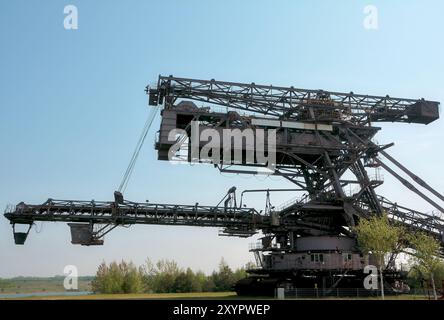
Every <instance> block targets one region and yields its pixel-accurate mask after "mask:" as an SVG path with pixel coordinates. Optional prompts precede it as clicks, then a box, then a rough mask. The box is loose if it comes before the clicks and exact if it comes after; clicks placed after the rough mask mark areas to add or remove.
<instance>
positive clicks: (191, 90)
mask: <svg viewBox="0 0 444 320" xmlns="http://www.w3.org/2000/svg"><path fill="white" fill-rule="evenodd" d="M147 92H148V93H149V96H150V105H157V104H163V103H164V102H165V103H167V104H173V103H175V102H176V100H177V99H179V98H180V99H192V100H195V101H201V102H205V103H213V104H216V105H221V106H226V107H229V108H231V109H238V110H244V111H249V112H255V113H258V114H263V115H268V116H272V117H278V118H284V119H286V118H296V119H303V118H305V117H306V111H307V108H309V107H312V108H315V109H323V110H330V111H332V114H331V117H330V119H328V118H324V119H323V120H338V119H343V120H349V121H352V122H354V123H371V122H378V121H381V122H382V121H389V122H409V123H424V124H428V123H430V122H432V121H434V120H436V119H438V118H439V114H438V106H439V102H435V101H426V100H424V99H404V98H394V97H390V96H388V95H387V96H373V95H360V94H355V93H353V92H349V93H340V92H330V91H324V90H306V89H297V88H294V87H276V86H265V85H257V84H254V83H251V84H245V83H235V82H224V81H216V80H198V79H187V78H178V77H173V76H168V77H165V76H159V81H158V84H157V88H148V87H147Z"/></svg>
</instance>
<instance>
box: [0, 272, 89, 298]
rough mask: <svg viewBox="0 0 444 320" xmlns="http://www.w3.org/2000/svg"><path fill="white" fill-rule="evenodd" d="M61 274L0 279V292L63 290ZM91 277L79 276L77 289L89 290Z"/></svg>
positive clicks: (18, 292)
mask: <svg viewBox="0 0 444 320" xmlns="http://www.w3.org/2000/svg"><path fill="white" fill-rule="evenodd" d="M63 280H64V277H63V276H55V277H48V278H39V277H17V278H12V279H0V294H14V293H17V294H20V293H33V292H64V291H65V288H64V287H63ZM91 280H92V277H79V279H78V288H79V291H88V292H89V291H91Z"/></svg>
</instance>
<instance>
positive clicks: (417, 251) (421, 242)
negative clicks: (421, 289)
mask: <svg viewBox="0 0 444 320" xmlns="http://www.w3.org/2000/svg"><path fill="white" fill-rule="evenodd" d="M410 244H411V246H412V248H413V249H414V253H413V255H412V256H413V259H414V261H415V262H416V265H415V268H416V269H417V270H418V271H419V273H421V274H422V275H425V277H426V278H428V279H430V282H431V283H432V290H433V296H434V298H435V300H437V299H438V296H437V295H436V285H435V276H436V274H437V273H438V271H439V269H440V266H441V265H442V262H441V260H440V258H439V254H440V250H441V246H440V243H439V242H438V240H436V239H435V238H433V237H431V236H429V235H427V234H425V233H423V232H417V233H415V234H414V235H413V236H411V238H410Z"/></svg>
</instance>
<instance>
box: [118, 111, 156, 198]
mask: <svg viewBox="0 0 444 320" xmlns="http://www.w3.org/2000/svg"><path fill="white" fill-rule="evenodd" d="M159 107H160V106H155V107H154V108H152V109H151V112H150V113H149V114H148V119H147V120H146V122H145V125H144V126H143V130H142V133H141V134H140V137H139V140H138V141H137V144H136V147H135V149H134V152H133V155H132V157H131V160H130V162H129V164H128V167H127V168H126V171H125V174H124V175H123V178H122V182H121V183H120V185H119V188H118V191H119V192H121V193H123V192H125V190H126V187H127V186H128V182H129V180H130V178H131V175H132V173H133V170H134V166H135V164H136V161H137V158H138V156H139V153H140V150H141V149H142V146H143V143H144V142H145V138H146V136H147V134H148V131H149V130H150V127H151V124H152V123H153V121H154V119H155V118H156V115H157V111H158V110H159Z"/></svg>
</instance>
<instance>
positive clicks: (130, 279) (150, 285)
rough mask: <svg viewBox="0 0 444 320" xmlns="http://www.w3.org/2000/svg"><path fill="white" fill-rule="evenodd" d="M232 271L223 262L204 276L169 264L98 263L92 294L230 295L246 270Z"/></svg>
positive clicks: (173, 262) (167, 262)
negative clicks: (195, 293) (215, 293)
mask: <svg viewBox="0 0 444 320" xmlns="http://www.w3.org/2000/svg"><path fill="white" fill-rule="evenodd" d="M248 267H251V265H247V266H245V268H239V269H236V270H232V269H231V268H230V267H229V266H228V264H227V263H226V262H225V260H224V259H222V260H221V262H220V263H219V268H218V270H217V271H213V272H212V273H211V274H210V275H206V274H205V273H204V272H202V271H197V272H194V271H193V270H191V269H190V268H186V269H183V268H180V267H179V266H178V264H177V263H176V262H175V261H173V260H160V261H158V262H156V263H153V262H152V261H151V260H150V259H147V261H146V262H145V264H144V265H142V266H139V267H137V266H136V265H135V264H134V263H132V262H125V261H121V262H119V263H118V262H111V263H109V264H107V263H105V262H102V263H101V264H100V265H99V267H98V269H97V273H96V276H95V278H94V280H93V281H92V282H91V286H92V290H93V292H96V293H105V294H113V293H114V294H115V293H183V292H210V291H232V290H233V286H234V284H235V283H236V282H237V281H238V280H240V279H243V278H245V277H246V271H245V270H246V268H248Z"/></svg>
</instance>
